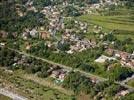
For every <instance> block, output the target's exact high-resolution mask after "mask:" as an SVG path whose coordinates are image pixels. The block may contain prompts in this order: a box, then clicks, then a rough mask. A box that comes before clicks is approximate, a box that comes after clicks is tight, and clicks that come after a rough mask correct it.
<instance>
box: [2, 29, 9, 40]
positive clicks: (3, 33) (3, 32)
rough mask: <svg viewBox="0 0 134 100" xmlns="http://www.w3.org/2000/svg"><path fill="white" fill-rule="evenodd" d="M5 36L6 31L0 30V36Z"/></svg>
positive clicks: (6, 34)
mask: <svg viewBox="0 0 134 100" xmlns="http://www.w3.org/2000/svg"><path fill="white" fill-rule="evenodd" d="M7 36H8V33H7V32H5V31H4V30H1V31H0V38H7Z"/></svg>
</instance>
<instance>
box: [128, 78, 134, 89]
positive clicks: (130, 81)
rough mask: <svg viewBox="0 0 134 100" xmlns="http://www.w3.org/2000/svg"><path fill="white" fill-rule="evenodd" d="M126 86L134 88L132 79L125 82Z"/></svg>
mask: <svg viewBox="0 0 134 100" xmlns="http://www.w3.org/2000/svg"><path fill="white" fill-rule="evenodd" d="M127 84H128V85H130V86H132V87H134V80H133V79H131V80H129V81H128V82H127Z"/></svg>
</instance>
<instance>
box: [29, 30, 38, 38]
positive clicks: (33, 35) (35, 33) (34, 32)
mask: <svg viewBox="0 0 134 100" xmlns="http://www.w3.org/2000/svg"><path fill="white" fill-rule="evenodd" d="M29 33H30V35H31V36H32V37H36V36H37V33H38V32H37V30H36V29H32V30H31V31H30V32H29Z"/></svg>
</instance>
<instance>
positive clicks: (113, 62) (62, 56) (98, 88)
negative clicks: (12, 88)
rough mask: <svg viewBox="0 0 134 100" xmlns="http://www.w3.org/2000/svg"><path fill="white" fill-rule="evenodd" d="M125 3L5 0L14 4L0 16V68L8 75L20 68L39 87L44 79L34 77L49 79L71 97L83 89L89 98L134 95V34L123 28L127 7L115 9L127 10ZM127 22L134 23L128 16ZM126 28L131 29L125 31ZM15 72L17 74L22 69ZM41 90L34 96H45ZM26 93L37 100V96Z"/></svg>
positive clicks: (66, 0) (107, 0) (116, 0)
mask: <svg viewBox="0 0 134 100" xmlns="http://www.w3.org/2000/svg"><path fill="white" fill-rule="evenodd" d="M42 2H45V3H42ZM72 2H73V3H72ZM85 2H86V3H85ZM125 3H126V2H123V1H120V0H91V1H86V0H85V1H84V2H82V3H81V2H79V1H68V0H65V1H63V2H62V0H61V1H57V0H48V1H47V0H44V1H42V0H39V1H37V0H26V1H25V0H24V1H16V2H15V3H14V4H13V3H12V4H10V3H9V5H10V6H11V8H13V9H12V10H11V11H10V10H9V9H8V10H7V11H9V12H11V13H13V14H11V15H12V16H10V15H9V16H7V17H4V18H5V19H4V18H2V20H0V21H1V23H2V27H1V29H0V70H1V67H2V69H4V70H5V72H6V71H7V72H8V73H10V74H12V75H13V76H12V77H14V76H15V75H14V73H17V71H18V72H19V71H22V73H24V76H25V75H28V76H29V77H33V78H31V79H30V81H31V80H32V81H34V82H35V83H38V84H39V86H40V85H45V84H43V83H41V82H37V80H34V77H36V78H35V79H39V80H40V79H41V80H42V82H44V81H43V80H45V81H46V83H47V82H48V83H49V82H50V83H49V84H52V87H51V86H50V87H51V88H53V87H54V89H56V90H58V91H59V92H61V94H62V93H63V94H65V96H68V93H64V92H63V91H61V90H62V89H63V90H64V89H65V91H66V90H67V91H68V90H69V91H71V92H73V93H72V94H73V95H72V94H71V96H68V97H69V98H76V99H74V100H77V98H78V96H81V95H83V94H84V97H85V95H88V96H89V98H93V100H103V99H107V98H111V99H117V100H118V99H119V100H120V99H121V100H127V99H124V98H127V96H128V97H129V96H131V95H133V91H134V87H133V79H134V45H133V44H134V41H133V40H134V38H133V30H132V29H131V28H128V27H127V26H128V23H129V22H130V21H128V20H127V19H123V18H129V17H128V15H131V12H132V10H131V11H130V13H128V15H127V17H126V16H125V15H123V14H122V12H121V13H119V12H118V9H123V10H121V11H124V9H127V7H124V6H126V5H127V4H126V5H125ZM1 5H2V4H1ZM1 5H0V6H1ZM7 5H8V3H7ZM2 6H4V4H3V5H2ZM10 6H9V8H10ZM12 6H13V7H12ZM121 7H122V8H121ZM4 9H5V10H4ZM4 9H3V11H6V8H4ZM115 9H117V12H116V10H115ZM114 11H115V12H114ZM117 13H119V14H121V15H118V14H117ZM112 14H113V15H112ZM114 14H115V15H114ZM116 14H117V15H116ZM2 16H3V14H2ZM111 16H112V17H111ZM124 16H125V17H124ZM10 17H11V18H10ZM13 17H14V18H13ZM116 18H117V19H116ZM118 18H120V19H118ZM7 19H8V20H7ZM109 19H110V20H109ZM5 20H7V22H6V21H5ZM103 20H104V22H103ZM119 21H122V22H119ZM123 21H124V23H125V24H126V26H125V24H124V23H123ZM125 21H128V22H125ZM131 21H132V18H131ZM122 23H123V25H124V26H123V25H122ZM116 24H117V25H120V24H121V25H120V26H122V29H121V28H120V27H118V26H117V27H116V26H114V25H116ZM130 25H131V26H133V21H132V23H131V24H130ZM127 28H128V29H130V30H129V31H124V30H127ZM123 32H124V33H123ZM127 32H128V34H129V35H128V37H127ZM122 34H125V35H124V36H123V35H122ZM3 73H4V72H3ZM4 74H5V73H4ZM4 74H3V75H4ZM19 74H20V76H21V72H19V73H18V75H19ZM30 75H31V76H30ZM2 77H3V76H2ZM15 77H17V76H15ZM21 78H24V80H25V79H27V78H26V77H21ZM3 79H4V78H3ZM0 81H1V80H0ZM7 81H8V80H7ZM32 81H31V82H32ZM16 83H17V84H18V83H19V82H17V81H16ZM0 84H1V83H0ZM3 84H4V83H3ZM13 84H14V83H13ZM19 85H20V84H18V85H17V86H18V87H19ZM20 86H21V85H20ZM28 91H33V90H32V89H29V90H28ZM107 91H108V92H107ZM25 92H26V93H27V94H28V92H27V91H25ZM29 93H34V92H29ZM22 94H23V93H22ZM66 94H67V95H66ZM36 95H38V93H37V94H36ZM43 95H45V94H43V93H42V96H41V95H38V96H39V97H41V98H44V97H46V96H44V97H43ZM54 95H55V94H54ZM26 97H28V96H26ZM84 97H83V98H84ZM28 98H30V99H31V98H34V99H37V98H36V96H32V97H28ZM57 98H58V97H57ZM122 98H123V99H122ZM34 99H33V100H34ZM46 100H51V99H50V98H49V99H46ZM52 100H54V99H52ZM56 100H63V98H62V99H56ZM67 100H73V99H67ZM78 100H83V99H78ZM84 100H88V99H84Z"/></svg>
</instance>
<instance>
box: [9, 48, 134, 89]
mask: <svg viewBox="0 0 134 100" xmlns="http://www.w3.org/2000/svg"><path fill="white" fill-rule="evenodd" d="M8 49H10V50H13V51H15V52H17V53H19V54H23V55H25V56H28V57H33V58H35V59H39V60H42V61H45V62H47V63H50V64H53V65H57V66H60V67H62V68H64V69H67V70H74V71H79V72H80V73H82V74H83V75H85V76H87V77H93V78H96V79H98V80H100V81H106V80H108V79H106V78H103V77H100V76H97V75H94V74H91V73H88V72H85V71H82V70H79V69H76V68H75V69H72V68H71V67H69V66H65V65H62V64H59V63H55V62H53V61H50V60H47V59H44V58H41V57H37V56H34V55H31V54H28V53H26V52H22V51H19V50H15V49H12V48H8ZM115 83H117V84H120V85H121V86H124V87H126V88H128V89H129V90H130V91H134V88H133V87H131V86H129V85H127V84H124V83H121V82H117V81H115Z"/></svg>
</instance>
